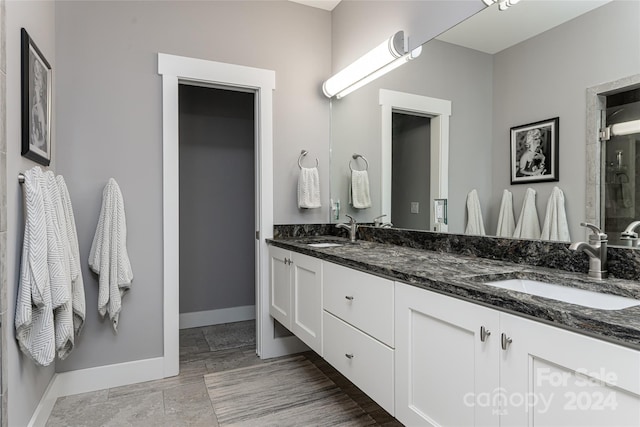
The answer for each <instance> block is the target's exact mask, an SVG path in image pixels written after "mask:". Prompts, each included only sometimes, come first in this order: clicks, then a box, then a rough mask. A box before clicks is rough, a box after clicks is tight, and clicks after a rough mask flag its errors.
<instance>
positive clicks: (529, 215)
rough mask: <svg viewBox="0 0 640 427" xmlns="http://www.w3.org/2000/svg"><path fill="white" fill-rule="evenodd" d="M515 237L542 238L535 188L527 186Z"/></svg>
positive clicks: (514, 233)
mask: <svg viewBox="0 0 640 427" xmlns="http://www.w3.org/2000/svg"><path fill="white" fill-rule="evenodd" d="M513 237H515V238H522V239H539V238H540V221H539V220H538V211H537V210H536V191H535V190H534V189H533V188H527V191H526V193H525V195H524V202H523V203H522V210H521V211H520V217H519V218H518V224H517V225H516V230H515V231H514V232H513Z"/></svg>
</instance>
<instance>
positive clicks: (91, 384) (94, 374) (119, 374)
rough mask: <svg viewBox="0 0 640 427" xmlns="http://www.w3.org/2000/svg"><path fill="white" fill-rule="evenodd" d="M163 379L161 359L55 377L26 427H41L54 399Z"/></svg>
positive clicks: (60, 374)
mask: <svg viewBox="0 0 640 427" xmlns="http://www.w3.org/2000/svg"><path fill="white" fill-rule="evenodd" d="M163 377H164V357H156V358H153V359H145V360H136V361H134V362H126V363H117V364H114V365H107V366H98V367H95V368H87V369H79V370H76V371H70V372H62V373H57V374H55V375H54V376H53V378H52V379H51V382H49V385H48V386H47V389H46V390H45V392H44V395H43V396H42V399H40V403H39V404H38V407H37V408H36V410H35V412H34V413H33V416H32V417H31V421H30V422H29V427H40V426H44V425H45V424H46V422H47V419H48V418H49V415H51V411H52V410H53V406H54V405H55V403H56V399H58V397H61V396H70V395H73V394H80V393H88V392H91V391H97V390H103V389H106V388H112V387H120V386H123V385H129V384H135V383H139V382H144V381H152V380H157V379H161V378H163Z"/></svg>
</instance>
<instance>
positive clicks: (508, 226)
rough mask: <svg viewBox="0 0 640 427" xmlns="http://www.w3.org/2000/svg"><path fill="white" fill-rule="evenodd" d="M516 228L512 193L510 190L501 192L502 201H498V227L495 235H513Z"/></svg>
mask: <svg viewBox="0 0 640 427" xmlns="http://www.w3.org/2000/svg"><path fill="white" fill-rule="evenodd" d="M515 228H516V220H515V217H514V216H513V194H511V191H509V190H504V191H503V192H502V202H500V214H499V215H498V228H497V229H496V236H498V237H513V232H514V230H515Z"/></svg>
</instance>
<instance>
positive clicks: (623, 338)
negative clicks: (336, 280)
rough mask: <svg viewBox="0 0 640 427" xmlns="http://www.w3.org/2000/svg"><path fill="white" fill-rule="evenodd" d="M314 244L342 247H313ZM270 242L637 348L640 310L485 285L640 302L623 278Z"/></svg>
mask: <svg viewBox="0 0 640 427" xmlns="http://www.w3.org/2000/svg"><path fill="white" fill-rule="evenodd" d="M313 242H338V243H343V245H342V246H334V247H327V248H314V247H311V246H309V245H308V244H309V243H313ZM268 243H269V244H271V245H273V246H277V247H280V248H283V249H288V250H292V251H295V252H299V253H302V254H305V255H309V256H312V257H316V258H320V259H323V260H326V261H329V262H333V263H336V264H340V265H343V266H346V267H350V268H353V269H356V270H360V271H364V272H367V273H370V274H374V275H377V276H381V277H385V278H388V279H392V280H396V281H398V282H402V283H406V284H410V285H413V286H418V287H421V288H424V289H427V290H430V291H434V292H439V293H443V294H446V295H449V296H452V297H456V298H461V299H464V300H467V301H472V302H474V303H477V304H481V305H485V306H488V307H491V308H494V309H497V310H501V311H505V312H508V313H511V314H516V315H519V316H524V317H527V318H531V319H534V320H537V321H541V322H544V323H548V324H550V325H553V326H557V327H562V328H565V329H568V330H571V331H574V332H579V333H582V334H586V335H590V336H593V337H596V338H599V339H603V340H607V341H610V342H613V343H615V344H620V345H624V346H627V347H631V348H634V349H640V306H635V307H630V308H626V309H622V310H600V309H593V308H588V307H583V306H579V305H574V304H569V303H565V302H562V301H557V300H553V299H548V298H543V297H538V296H534V295H529V294H524V293H521V292H515V291H509V290H504V289H500V288H496V287H493V286H489V285H486V284H484V282H487V281H493V280H504V279H512V278H513V279H515V278H518V279H532V280H540V281H545V282H550V283H557V284H561V285H565V286H570V287H575V288H580V289H587V290H591V291H595V292H602V293H609V294H615V295H621V296H626V297H631V298H635V299H639V300H640V284H639V283H638V282H637V281H631V280H622V279H615V278H611V279H606V280H602V281H599V280H595V279H591V278H589V277H588V276H587V275H586V274H583V273H572V272H566V271H562V270H556V269H549V268H542V267H535V266H528V265H524V264H516V263H512V262H506V261H497V260H490V259H484V258H478V257H472V256H463V255H457V254H451V253H445V252H435V251H429V250H422V249H414V248H409V247H405V246H398V245H391V244H384V243H376V242H371V241H364V240H361V241H357V242H355V243H351V242H349V240H348V239H344V238H340V237H336V236H315V237H306V238H291V239H270V240H268Z"/></svg>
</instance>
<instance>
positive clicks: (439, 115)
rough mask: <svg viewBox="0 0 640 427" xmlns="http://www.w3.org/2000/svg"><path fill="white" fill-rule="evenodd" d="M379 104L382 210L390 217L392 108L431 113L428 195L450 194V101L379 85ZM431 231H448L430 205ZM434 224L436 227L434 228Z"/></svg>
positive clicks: (435, 196) (437, 196) (441, 195)
mask: <svg viewBox="0 0 640 427" xmlns="http://www.w3.org/2000/svg"><path fill="white" fill-rule="evenodd" d="M379 96H380V98H379V101H380V106H381V107H382V108H381V110H382V121H381V123H382V144H381V146H382V153H381V155H382V165H381V166H382V170H381V177H382V212H381V213H386V214H387V215H388V216H389V220H390V221H391V222H393V219H392V218H391V147H392V126H391V118H392V114H393V111H394V110H396V111H403V112H408V113H418V114H420V115H426V116H429V117H431V187H430V194H431V199H432V200H433V199H446V198H448V197H449V117H450V116H451V101H448V100H445V99H438V98H430V97H427V96H421V95H415V94H413V93H405V92H397V91H393V90H387V89H380V95H379ZM429 212H430V213H429V225H430V230H432V231H447V229H448V227H447V224H439V223H438V224H434V212H433V206H430V207H429ZM434 227H435V228H434Z"/></svg>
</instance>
